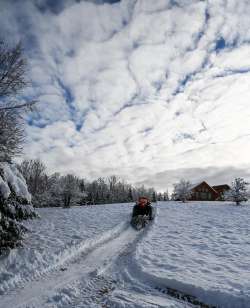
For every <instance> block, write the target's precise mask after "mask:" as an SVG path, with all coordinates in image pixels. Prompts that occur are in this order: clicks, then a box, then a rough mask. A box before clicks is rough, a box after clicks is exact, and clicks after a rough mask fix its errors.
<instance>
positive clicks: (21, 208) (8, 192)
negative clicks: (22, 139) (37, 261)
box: [0, 162, 36, 253]
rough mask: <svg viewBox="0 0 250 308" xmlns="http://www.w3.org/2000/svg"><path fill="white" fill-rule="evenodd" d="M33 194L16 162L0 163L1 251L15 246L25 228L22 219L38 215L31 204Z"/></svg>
mask: <svg viewBox="0 0 250 308" xmlns="http://www.w3.org/2000/svg"><path fill="white" fill-rule="evenodd" d="M30 202H31V195H30V193H29V192H28V189H27V185H26V183H25V180H24V178H23V176H22V175H21V173H20V172H19V171H18V169H17V167H16V166H15V165H14V164H10V163H7V162H1V163H0V253H1V251H2V250H3V248H6V247H14V246H15V245H17V244H18V243H19V241H20V239H21V236H22V233H23V231H24V230H25V228H24V227H23V226H22V224H21V223H20V221H21V220H24V219H28V218H32V217H36V213H35V211H34V209H33V207H32V206H31V204H30Z"/></svg>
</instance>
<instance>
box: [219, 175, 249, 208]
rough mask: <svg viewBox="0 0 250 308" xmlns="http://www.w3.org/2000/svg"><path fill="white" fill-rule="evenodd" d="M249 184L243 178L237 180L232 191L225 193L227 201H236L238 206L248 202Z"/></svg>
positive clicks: (232, 185) (233, 183)
mask: <svg viewBox="0 0 250 308" xmlns="http://www.w3.org/2000/svg"><path fill="white" fill-rule="evenodd" d="M247 185H249V183H247V182H246V181H245V180H244V179H242V178H236V179H235V180H234V181H233V182H232V184H231V189H230V190H228V191H226V192H225V196H224V197H225V200H230V201H234V202H235V203H236V205H240V204H241V202H243V201H247V200H248V192H247Z"/></svg>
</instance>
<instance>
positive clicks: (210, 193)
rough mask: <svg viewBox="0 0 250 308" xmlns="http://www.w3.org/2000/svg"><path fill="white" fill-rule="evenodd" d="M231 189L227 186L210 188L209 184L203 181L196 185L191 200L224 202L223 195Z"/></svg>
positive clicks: (192, 190)
mask: <svg viewBox="0 0 250 308" xmlns="http://www.w3.org/2000/svg"><path fill="white" fill-rule="evenodd" d="M229 189H230V187H229V186H228V185H227V184H223V185H217V186H210V185H209V184H208V183H207V182H205V181H203V182H201V183H199V184H196V185H194V186H193V187H192V188H191V193H192V194H191V197H190V198H189V200H192V201H215V200H223V194H224V192H225V191H227V190H229Z"/></svg>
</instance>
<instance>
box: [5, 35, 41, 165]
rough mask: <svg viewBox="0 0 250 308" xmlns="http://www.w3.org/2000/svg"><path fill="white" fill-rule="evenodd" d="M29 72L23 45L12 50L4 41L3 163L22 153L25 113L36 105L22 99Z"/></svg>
mask: <svg viewBox="0 0 250 308" xmlns="http://www.w3.org/2000/svg"><path fill="white" fill-rule="evenodd" d="M26 72H27V62H26V59H25V57H24V55H23V51H22V47H21V43H18V44H17V45H15V46H14V47H13V48H10V47H8V46H7V45H6V44H4V43H3V42H1V41H0V161H10V160H11V158H12V157H13V156H15V155H18V154H20V152H21V150H22V144H23V141H24V127H23V118H22V114H23V112H24V111H26V110H27V109H29V108H30V107H32V106H33V105H34V104H35V102H34V101H30V102H27V101H26V102H23V101H21V100H20V99H18V95H20V93H21V91H22V90H23V89H24V88H25V87H27V86H28V81H27V78H26Z"/></svg>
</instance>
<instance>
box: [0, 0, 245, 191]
mask: <svg viewBox="0 0 250 308" xmlns="http://www.w3.org/2000/svg"><path fill="white" fill-rule="evenodd" d="M175 3H176V5H173V2H172V1H167V0H156V1H151V0H138V1H134V0H123V1H121V2H118V3H115V4H113V5H111V4H108V3H105V4H101V5H97V4H95V3H94V1H91V2H86V1H81V2H78V3H76V2H74V1H65V2H62V3H61V6H60V8H57V7H50V8H49V9H46V5H45V3H44V2H42V1H39V2H34V3H32V2H30V1H23V2H22V4H18V3H16V2H15V3H14V2H13V3H7V2H5V3H1V4H0V6H1V7H0V8H1V13H0V15H2V16H0V17H1V18H0V26H1V28H2V29H4V30H5V32H6V33H7V34H6V35H8V36H9V37H13V39H18V38H22V39H23V41H24V44H25V47H26V52H27V55H28V58H29V63H30V68H31V70H30V74H31V79H32V83H33V88H31V89H29V90H28V91H27V93H26V94H27V95H30V96H32V97H38V98H39V100H40V106H39V108H38V112H37V114H34V115H33V119H32V124H33V126H29V127H28V128H27V133H28V143H27V147H26V151H25V155H26V156H27V157H32V158H33V157H37V156H38V157H41V158H42V159H43V160H44V161H45V162H46V163H47V164H48V166H49V168H50V170H51V171H57V170H58V171H60V172H75V173H77V174H79V175H81V176H86V177H89V178H93V177H98V176H103V175H108V174H111V173H118V174H120V175H122V176H123V177H124V178H125V179H128V180H130V181H132V182H140V183H143V182H145V183H146V184H149V183H151V184H152V181H150V178H152V179H154V184H155V185H156V187H158V188H160V189H163V187H166V186H168V185H170V184H169V183H170V179H169V177H168V176H167V174H168V172H169V174H171V176H172V177H173V181H174V179H176V177H177V176H180V177H181V173H182V172H183V176H185V175H187V174H188V172H187V171H186V169H188V168H189V169H190V170H193V169H194V168H195V170H198V171H199V170H201V169H200V168H205V169H204V170H207V172H208V176H209V177H212V175H211V174H210V173H209V171H208V170H209V168H210V169H211V166H213V167H214V169H211V170H212V171H211V172H214V176H216V174H217V175H218V173H217V171H216V170H217V169H216V168H218V169H220V170H222V169H223V168H224V169H225V170H229V169H230V168H235V169H234V170H242V168H243V167H244V168H248V167H250V164H249V159H248V155H247V153H248V152H249V150H250V136H249V125H248V123H249V117H250V108H249V101H250V92H249V82H250V72H248V70H249V71H250V62H249V59H250V57H249V56H250V49H249V39H250V22H249V13H250V4H249V3H248V1H235V0H231V1H227V2H225V1H222V0H219V1H211V2H205V1H195V0H193V1H191V0H186V1H175ZM35 4H36V5H35ZM37 4H38V5H37ZM44 5H45V6H44ZM41 7H42V8H43V9H41ZM39 8H40V9H39ZM55 12H56V14H55ZM36 125H37V126H40V128H39V127H36ZM197 168H198V169H197ZM228 168H229V169H228ZM215 169H216V170H215ZM178 170H179V171H178ZM202 170H203V169H202ZM184 171H185V172H184ZM198 171H197V172H198ZM235 172H236V171H235ZM190 174H191V175H192V176H193V177H196V178H197V177H199V176H198V175H197V173H196V174H195V173H192V172H191V173H190ZM230 174H232V173H230ZM158 175H160V176H159V178H160V180H158V179H157V178H156V177H157V176H158ZM202 176H203V177H204V179H205V178H206V174H205V173H204V172H203V174H202ZM220 179H221V178H220V177H218V180H220ZM191 180H192V179H191ZM164 181H166V183H167V184H165V182H164Z"/></svg>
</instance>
